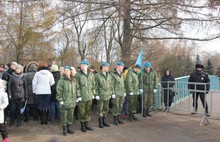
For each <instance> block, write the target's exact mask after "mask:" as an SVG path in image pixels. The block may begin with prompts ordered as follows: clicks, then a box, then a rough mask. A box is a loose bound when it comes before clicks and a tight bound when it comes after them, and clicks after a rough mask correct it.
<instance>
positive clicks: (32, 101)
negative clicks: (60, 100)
mask: <svg viewBox="0 0 220 142" xmlns="http://www.w3.org/2000/svg"><path fill="white" fill-rule="evenodd" d="M37 68H38V63H36V62H30V63H29V64H28V65H27V66H26V69H25V72H26V75H25V81H26V83H27V84H26V86H27V98H28V100H27V106H26V110H25V121H26V122H28V121H29V117H30V115H32V116H33V117H34V120H37V119H38V117H37V98H36V95H35V94H34V93H33V89H32V80H33V78H34V75H35V73H36V72H37Z"/></svg>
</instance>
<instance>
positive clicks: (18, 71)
mask: <svg viewBox="0 0 220 142" xmlns="http://www.w3.org/2000/svg"><path fill="white" fill-rule="evenodd" d="M7 66H8V68H6V67H5V66H3V65H1V66H0V76H1V78H2V79H1V80H0V98H1V99H0V101H1V102H0V113H1V114H0V115H2V116H7V115H9V118H10V119H9V120H10V121H9V126H10V127H13V126H14V125H15V124H16V126H17V127H20V126H21V124H22V119H24V121H25V122H28V121H29V120H30V117H33V119H34V120H39V122H40V123H41V124H42V125H46V124H48V120H50V121H51V123H53V122H54V121H55V119H58V120H59V121H60V122H61V125H62V132H63V135H67V133H69V134H73V133H74V131H73V128H72V123H73V119H74V118H73V117H74V115H75V117H76V119H77V120H79V122H80V124H81V131H82V132H87V131H93V130H94V129H93V128H92V127H91V125H90V123H91V122H90V120H91V111H92V106H93V104H96V106H97V116H98V124H99V127H100V128H104V127H110V124H109V123H108V122H107V120H106V118H107V114H108V111H109V107H112V114H113V124H114V125H116V126H118V125H120V124H124V121H123V117H121V116H122V114H124V115H128V118H129V120H130V121H131V122H134V121H136V120H138V117H137V115H136V114H137V113H141V112H142V114H143V117H151V114H150V107H151V106H152V104H153V101H154V98H153V94H154V93H156V92H157V83H158V82H157V81H158V78H157V74H156V72H155V71H154V70H153V68H152V65H151V63H150V62H149V61H147V62H145V63H144V67H143V69H142V68H141V66H140V65H134V66H131V67H129V68H126V67H125V65H124V63H123V62H116V64H115V67H114V70H113V71H110V70H109V67H110V64H109V63H108V62H102V63H101V67H100V71H99V72H96V71H95V68H94V66H91V65H90V64H89V62H88V61H86V60H84V61H82V62H81V63H80V67H79V68H77V71H76V69H75V68H74V67H71V66H64V67H60V68H59V67H58V65H57V64H55V63H53V64H52V65H51V66H48V64H47V63H46V62H40V63H39V64H38V63H37V62H30V63H29V64H28V65H27V66H25V67H24V68H23V66H22V65H20V64H18V63H16V62H12V63H10V64H8V65H7ZM196 67H199V68H201V66H196ZM203 75H204V74H203ZM205 77H207V76H205ZM207 80H208V79H207ZM168 81H171V82H172V81H174V78H173V77H172V75H171V71H170V70H169V69H167V70H166V71H165V74H164V76H163V77H162V87H163V88H165V89H164V90H165V92H164V95H166V96H165V97H164V104H165V107H166V108H169V107H170V106H171V103H172V99H173V95H170V94H168V92H171V91H168V90H166V89H167V88H172V87H173V86H174V83H168ZM190 81H191V82H193V81H192V79H191V80H190ZM167 85H169V87H168V86H167ZM4 86H6V87H4ZM142 98H143V100H142ZM197 98H198V97H197ZM8 102H9V105H8ZM142 102H143V107H142V104H141V103H142ZM196 105H197V104H196ZM7 106H8V107H7ZM24 106H25V111H24V112H22V111H21V110H22V108H23V107H24ZM206 107H208V106H207V105H206ZM195 108H196V109H197V107H195ZM3 110H4V111H3ZM8 112H9V113H8ZM3 118H4V119H3ZM5 122H6V117H1V119H0V130H1V133H2V136H3V141H4V142H7V141H8V138H7V131H6V123H5Z"/></svg>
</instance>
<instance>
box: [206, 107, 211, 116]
mask: <svg viewBox="0 0 220 142" xmlns="http://www.w3.org/2000/svg"><path fill="white" fill-rule="evenodd" d="M205 115H206V116H210V114H209V111H208V108H206V110H205Z"/></svg>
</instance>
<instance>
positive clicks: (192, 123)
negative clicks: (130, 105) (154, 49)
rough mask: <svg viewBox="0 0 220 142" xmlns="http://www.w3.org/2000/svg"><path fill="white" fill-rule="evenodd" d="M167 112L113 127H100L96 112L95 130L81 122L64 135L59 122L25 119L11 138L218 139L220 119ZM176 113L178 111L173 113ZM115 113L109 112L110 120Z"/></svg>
mask: <svg viewBox="0 0 220 142" xmlns="http://www.w3.org/2000/svg"><path fill="white" fill-rule="evenodd" d="M172 113H173V114H171V115H165V114H164V113H163V112H153V113H152V114H153V117H151V118H146V119H143V118H141V119H139V120H138V121H137V122H129V121H128V120H125V124H124V125H120V126H113V125H111V127H110V128H104V129H100V128H98V122H97V121H96V119H97V117H96V116H95V114H94V116H93V120H92V123H91V124H92V126H93V127H94V129H95V131H93V132H87V133H83V132H81V131H80V126H79V122H78V121H76V122H75V123H74V125H73V128H74V129H75V134H73V135H68V136H62V130H61V127H60V125H59V123H58V122H56V123H55V124H48V125H40V124H38V122H36V121H31V122H30V123H23V124H22V125H23V126H22V127H20V128H16V127H10V128H8V130H9V134H10V142H30V141H31V142H70V141H77V142H207V141H210V142H219V141H220V135H219V132H220V121H219V119H216V118H212V117H211V118H209V122H210V123H209V125H206V126H203V127H199V123H200V121H201V119H202V116H201V115H196V116H191V115H190V114H187V113H186V114H184V115H183V114H181V115H178V114H177V113H176V112H172ZM174 113H175V114H174ZM110 121H111V122H112V116H111V114H110V115H109V122H110Z"/></svg>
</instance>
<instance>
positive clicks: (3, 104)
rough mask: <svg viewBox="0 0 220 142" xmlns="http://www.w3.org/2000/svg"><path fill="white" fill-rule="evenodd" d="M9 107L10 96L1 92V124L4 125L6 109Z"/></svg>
mask: <svg viewBox="0 0 220 142" xmlns="http://www.w3.org/2000/svg"><path fill="white" fill-rule="evenodd" d="M7 106H8V95H7V93H6V92H0V124H2V123H4V109H5V108H6V107H7Z"/></svg>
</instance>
